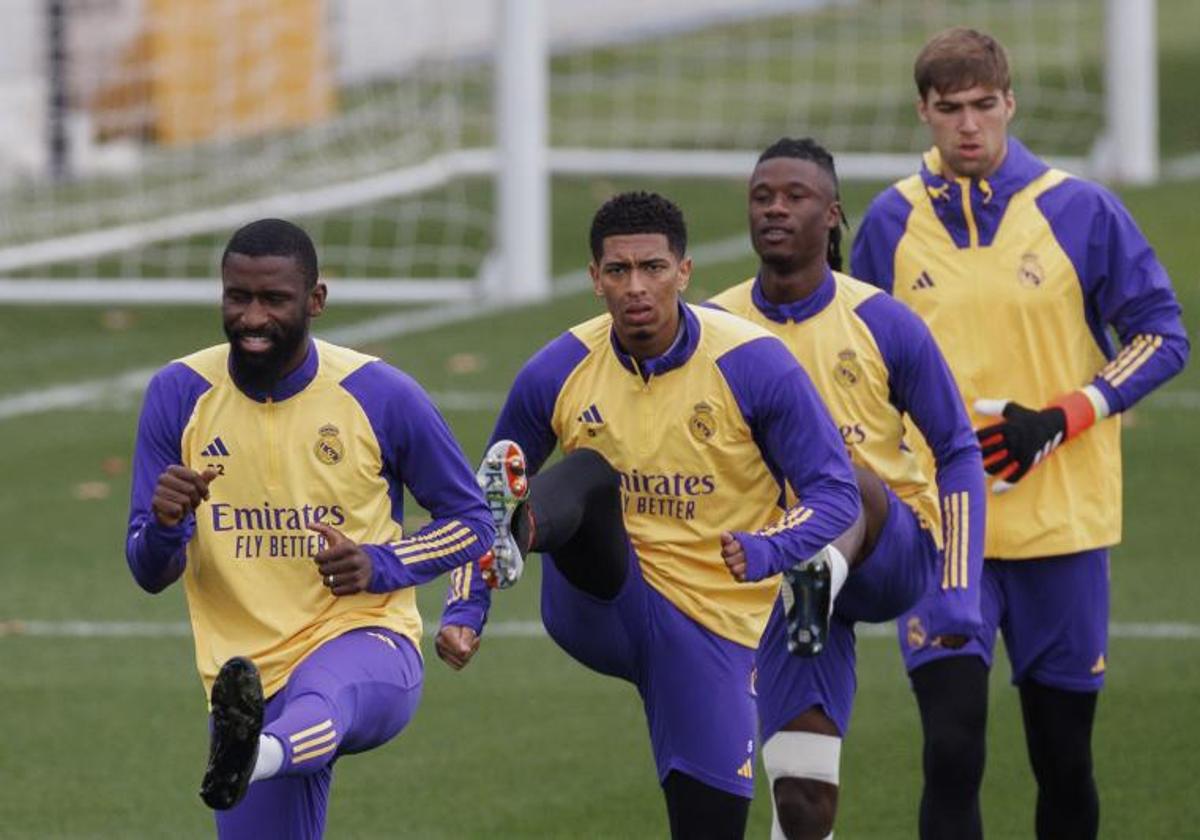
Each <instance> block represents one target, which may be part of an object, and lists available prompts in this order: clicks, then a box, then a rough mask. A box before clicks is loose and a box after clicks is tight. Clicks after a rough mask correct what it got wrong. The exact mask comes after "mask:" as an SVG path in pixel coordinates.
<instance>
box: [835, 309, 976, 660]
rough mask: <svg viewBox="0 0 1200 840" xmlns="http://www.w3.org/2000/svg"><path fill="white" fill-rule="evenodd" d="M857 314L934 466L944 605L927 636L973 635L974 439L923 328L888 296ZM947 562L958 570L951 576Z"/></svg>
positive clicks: (894, 397)
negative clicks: (941, 551) (941, 546)
mask: <svg viewBox="0 0 1200 840" xmlns="http://www.w3.org/2000/svg"><path fill="white" fill-rule="evenodd" d="M856 314H857V315H858V316H859V317H860V318H861V319H862V320H863V323H865V324H866V325H867V328H868V329H869V330H870V331H871V335H872V336H873V337H874V339H875V344H876V346H877V347H878V348H879V352H880V354H881V355H882V356H883V361H884V364H885V365H886V366H887V370H888V386H889V390H890V395H889V399H890V400H891V402H892V404H893V405H894V406H896V408H897V409H899V410H900V411H902V412H904V413H906V414H908V415H909V416H910V417H912V419H913V422H915V423H916V426H917V428H918V429H919V430H920V431H921V435H922V436H923V437H924V438H925V441H926V443H928V444H929V448H930V449H931V450H932V451H933V457H934V461H935V463H936V465H937V488H938V502H939V507H940V509H941V511H942V544H943V546H944V550H943V553H942V565H941V568H940V569H939V571H940V572H941V573H942V574H941V575H940V579H941V581H942V584H941V589H940V590H939V595H940V598H941V601H942V606H941V609H939V610H936V611H935V612H934V614H935V615H936V616H937V620H938V626H937V627H934V628H931V629H930V631H929V632H930V633H931V634H932V635H935V636H937V635H944V634H964V635H970V634H971V633H972V632H974V631H975V630H976V629H978V627H979V624H980V622H981V620H982V619H981V617H980V613H979V597H980V581H981V579H982V575H983V550H984V549H983V545H984V525H985V519H986V517H985V509H986V504H987V502H986V497H987V493H985V492H984V490H985V482H984V473H983V460H982V458H981V456H980V454H979V442H978V439H977V438H976V436H975V432H974V431H973V430H972V428H971V420H970V418H969V417H968V416H967V410H966V407H965V406H964V405H963V402H962V397H961V396H960V395H959V391H958V386H957V385H955V383H954V377H953V375H952V374H951V373H950V368H949V367H948V366H947V365H946V360H945V358H944V357H943V356H942V352H941V350H940V349H939V348H938V346H937V342H936V341H935V340H934V338H933V335H932V334H931V333H930V332H929V327H928V326H926V324H925V322H924V321H922V320H921V319H920V318H919V317H918V316H917V315H916V314H915V313H914V312H912V311H911V310H910V309H909V308H908V307H906V306H905V305H904V304H902V303H900V302H899V301H897V300H895V299H894V298H891V297H888V296H886V295H875V296H873V297H871V298H869V299H867V300H866V301H864V302H863V303H862V304H860V305H859V306H858V308H857V310H856ZM964 514H965V515H964ZM946 564H953V565H954V566H955V568H954V569H952V570H948V569H947V568H946ZM951 571H953V574H951V573H950V572H951Z"/></svg>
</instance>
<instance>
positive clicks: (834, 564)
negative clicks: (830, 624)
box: [825, 544, 850, 609]
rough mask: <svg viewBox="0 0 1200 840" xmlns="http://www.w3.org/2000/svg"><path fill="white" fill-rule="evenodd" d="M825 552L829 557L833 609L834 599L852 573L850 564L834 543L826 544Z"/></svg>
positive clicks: (830, 602) (830, 592)
mask: <svg viewBox="0 0 1200 840" xmlns="http://www.w3.org/2000/svg"><path fill="white" fill-rule="evenodd" d="M825 552H826V556H827V557H828V558H829V607H830V609H832V608H833V602H834V600H836V599H837V596H838V593H839V592H841V591H842V584H843V583H845V582H846V578H847V577H848V576H849V574H850V564H849V563H847V562H846V558H845V557H843V556H842V552H840V551H838V550H837V548H836V547H835V546H833V545H832V544H830V545H827V546H825Z"/></svg>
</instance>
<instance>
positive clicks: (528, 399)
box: [488, 332, 588, 475]
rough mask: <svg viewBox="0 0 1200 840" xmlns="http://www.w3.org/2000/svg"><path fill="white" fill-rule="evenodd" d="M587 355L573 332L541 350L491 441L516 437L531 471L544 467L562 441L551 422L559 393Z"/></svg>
mask: <svg viewBox="0 0 1200 840" xmlns="http://www.w3.org/2000/svg"><path fill="white" fill-rule="evenodd" d="M587 355H588V349H587V347H586V346H585V345H584V343H583V342H582V341H580V340H579V339H578V338H576V337H575V335H574V334H573V333H569V332H566V333H563V334H562V335H560V336H559V337H558V338H556V339H554V341H551V342H550V343H549V344H547V345H546V346H545V347H543V348H542V349H541V350H539V351H538V352H537V353H536V354H535V355H534V356H533V358H531V359H530V360H529V361H528V362H526V363H525V366H524V367H523V368H521V371H520V373H518V374H517V378H516V380H515V381H514V382H513V386H512V389H511V390H510V391H509V392H508V399H507V400H505V401H504V407H503V408H502V409H500V416H499V417H497V418H496V427H495V429H493V430H492V437H491V439H490V440H489V441H488V445H489V446H490V445H491V444H493V443H495V442H496V441H498V440H506V439H507V440H515V441H516V442H517V443H518V444H520V445H521V448H522V449H523V450H525V460H526V462H527V464H528V466H529V474H530V475H533V474H534V473H536V472H537V471H538V470H540V469H541V468H542V464H544V463H545V462H546V459H547V458H549V457H550V454H551V453H552V452H554V447H555V446H556V445H557V444H558V437H557V436H556V435H555V434H554V429H553V428H552V426H551V419H552V418H553V417H554V405H555V403H557V402H558V393H559V391H561V390H562V387H563V383H565V382H566V381H567V377H568V376H570V375H571V371H573V370H575V368H576V367H577V366H578V365H579V363H580V362H582V361H583V360H584V358H586V357H587Z"/></svg>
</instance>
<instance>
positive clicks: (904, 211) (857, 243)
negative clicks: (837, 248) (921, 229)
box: [850, 187, 912, 294]
mask: <svg viewBox="0 0 1200 840" xmlns="http://www.w3.org/2000/svg"><path fill="white" fill-rule="evenodd" d="M911 213H912V205H911V204H909V203H908V199H906V198H905V197H904V196H903V195H901V194H900V191H899V190H897V189H896V188H895V187H889V188H888V189H886V190H884V191H883V192H881V193H880V194H879V195H877V196H875V200H874V201H872V202H871V206H870V207H868V208H867V212H866V214H865V215H864V216H863V220H862V222H861V223H860V224H859V226H858V233H857V234H855V236H854V245H853V246H852V247H851V249H850V274H851V276H853V277H857V278H858V279H859V280H862V281H863V282H864V283H870V284H871V285H872V286H877V287H879V288H880V289H883V290H884V291H885V292H887V293H888V294H891V293H892V288H893V287H894V286H895V280H896V278H895V277H894V274H895V271H896V246H897V245H898V244H899V242H900V237H902V236H904V231H905V229H906V227H907V226H908V217H909V214H911Z"/></svg>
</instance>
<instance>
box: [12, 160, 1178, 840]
mask: <svg viewBox="0 0 1200 840" xmlns="http://www.w3.org/2000/svg"><path fill="white" fill-rule="evenodd" d="M631 185H632V182H627V181H621V182H594V181H582V180H575V181H564V182H561V183H559V184H557V185H556V188H555V192H554V207H555V214H554V216H555V220H556V227H555V270H556V271H558V272H560V273H561V272H565V271H568V270H572V269H578V268H579V267H581V266H582V265H583V264H584V262H585V260H586V244H585V236H584V233H585V231H586V226H587V221H588V218H589V214H590V212H591V210H592V209H593V208H594V206H595V204H596V202H597V200H598V197H599V196H602V195H604V194H607V193H608V192H609V191H611V190H613V189H618V188H625V187H629V186H631ZM639 185H645V183H644V182H642V183H640V184H639ZM648 185H649V186H651V187H654V188H658V189H660V190H662V191H664V192H666V193H667V194H668V195H671V196H673V197H675V198H676V199H677V200H678V201H679V202H680V203H681V205H682V206H683V207H684V209H685V212H686V213H687V214H688V216H689V219H690V224H691V230H692V234H693V242H694V244H695V246H696V247H697V248H702V247H703V246H704V245H705V244H708V243H713V242H720V241H725V240H728V239H730V238H734V237H738V236H741V235H743V230H744V218H743V213H744V211H743V203H744V196H743V192H742V188H741V187H740V186H738V185H736V184H732V185H731V184H726V183H720V182H651V183H650V184H648ZM878 186H879V185H849V186H848V187H847V188H846V196H845V200H846V204H847V207H848V210H849V212H850V214H851V217H852V218H857V217H859V216H861V213H862V209H863V208H864V206H865V202H866V201H867V200H868V199H869V197H870V195H871V194H872V193H873V191H874V190H875V189H876V188H878ZM1197 186H1200V185H1198V184H1196V183H1177V184H1170V185H1164V186H1161V187H1156V188H1153V189H1143V190H1132V191H1126V192H1125V193H1124V196H1125V198H1126V200H1127V202H1128V204H1129V206H1130V207H1131V209H1132V210H1133V212H1134V213H1135V215H1136V216H1137V217H1138V219H1139V220H1140V222H1141V224H1142V226H1143V228H1144V229H1145V231H1146V233H1147V235H1148V236H1149V237H1150V239H1151V241H1152V242H1153V243H1154V244H1155V245H1156V247H1157V249H1158V251H1159V254H1160V256H1161V258H1162V259H1163V261H1164V262H1165V263H1166V265H1167V267H1168V269H1169V270H1170V271H1171V273H1172V275H1173V277H1174V279H1175V283H1176V288H1177V291H1178V292H1179V294H1180V297H1181V298H1182V300H1183V303H1184V307H1185V318H1186V320H1187V323H1188V325H1189V328H1190V331H1191V332H1192V333H1193V334H1194V333H1195V331H1196V324H1197V321H1196V315H1195V313H1196V312H1197V307H1198V306H1200V289H1198V288H1197V284H1196V280H1195V273H1194V267H1195V266H1196V265H1197V264H1200V242H1198V241H1197V239H1196V237H1195V235H1194V227H1193V223H1192V218H1193V215H1192V208H1193V201H1194V195H1195V191H1196V188H1197ZM752 270H753V263H752V262H751V261H750V260H749V259H747V258H746V257H739V258H737V259H734V260H732V261H726V262H724V263H722V264H713V263H710V264H701V265H698V266H697V270H696V276H695V280H694V283H693V291H692V293H691V294H690V295H689V296H690V298H691V299H693V300H699V299H701V298H702V297H703V296H704V295H705V294H710V293H713V292H715V291H717V290H719V289H720V288H723V287H724V286H725V285H727V284H729V283H732V282H734V281H737V280H740V279H742V278H744V277H745V276H748V275H749V273H750V272H751V271H752ZM330 296H331V300H332V303H331V309H330V311H329V313H328V317H326V318H323V319H322V320H321V321H319V322H318V326H319V327H320V329H325V330H327V329H330V328H332V327H337V326H343V325H346V324H350V323H354V322H356V321H362V320H366V319H369V318H373V317H376V316H377V315H379V314H381V313H380V312H379V311H378V310H377V309H370V308H354V307H344V306H339V305H338V303H337V288H336V283H335V284H333V285H332V287H331V294H330ZM596 311H598V303H597V301H596V300H595V298H594V297H592V296H591V295H590V293H587V292H584V293H577V294H574V295H568V296H565V297H562V298H560V299H558V300H556V301H553V302H551V303H547V304H545V305H540V306H537V307H532V308H530V309H524V310H513V311H509V312H506V313H503V314H500V315H496V316H491V317H487V318H483V319H477V320H474V321H467V322H464V323H460V324H456V325H452V326H448V327H443V328H441V329H436V330H432V331H427V332H422V333H420V334H414V335H406V336H401V337H398V338H394V339H390V340H385V341H378V342H373V343H371V344H369V345H366V346H365V349H367V350H369V351H370V352H375V353H379V354H380V355H382V356H384V357H385V358H386V359H388V360H389V361H391V362H393V363H395V364H397V365H399V366H400V367H402V368H404V369H406V370H408V371H410V372H411V373H413V374H414V375H416V376H417V377H418V379H419V380H421V381H422V382H423V383H424V384H425V386H426V387H427V388H428V389H429V390H431V391H433V392H436V393H442V394H445V393H449V392H454V393H466V394H475V395H479V396H480V397H481V398H482V401H481V405H480V406H479V407H471V408H470V409H469V410H450V411H447V417H448V419H449V420H450V422H451V424H452V425H453V427H454V429H455V432H456V433H457V434H458V436H459V437H460V439H461V441H462V442H463V445H464V447H465V448H466V450H467V451H468V452H469V453H470V454H471V455H472V457H475V456H476V455H477V454H478V453H479V452H480V451H481V448H482V445H483V443H484V440H485V437H486V435H487V433H488V430H489V428H490V424H491V422H492V420H493V419H494V415H495V411H496V408H498V406H493V405H491V404H490V403H489V401H488V395H496V394H500V393H502V392H503V391H504V390H505V389H506V388H507V386H508V384H509V382H510V381H511V378H512V376H513V374H514V373H515V371H516V369H517V367H518V366H519V365H520V363H521V362H522V361H523V359H524V358H525V357H527V356H528V355H529V354H530V353H531V352H532V351H533V350H534V349H535V348H536V347H538V346H540V345H541V343H542V342H544V341H545V340H548V339H549V338H551V337H552V336H553V335H555V334H557V332H558V331H560V330H561V329H562V328H564V327H565V326H567V325H569V324H571V323H574V322H577V321H579V320H582V319H583V318H585V317H588V316H590V315H591V314H593V313H594V312H596ZM319 331H320V330H318V332H319ZM220 340H221V333H220V327H219V322H218V318H217V313H216V311H215V307H214V309H213V310H207V309H169V308H164V309H131V310H125V311H123V312H121V313H113V312H111V311H109V312H106V311H103V310H100V309H86V308H80V309H71V308H29V309H24V308H23V309H20V310H14V309H9V310H6V311H4V312H3V320H2V321H0V397H5V396H11V395H13V394H17V393H21V392H23V391H25V390H28V389H30V388H33V387H35V386H39V387H45V386H48V385H53V384H56V383H69V382H78V381H82V380H87V379H91V378H95V377H103V376H112V375H114V374H117V373H121V372H123V371H127V370H131V369H138V368H145V367H153V366H157V365H158V364H160V363H163V362H165V361H167V360H168V359H169V358H171V357H173V356H174V355H177V354H180V353H184V352H187V351H188V350H190V349H193V348H195V347H199V346H203V345H206V344H209V343H214V342H217V341H220ZM460 354H470V355H471V358H472V359H473V360H474V361H475V363H476V364H475V365H465V366H464V365H462V364H456V363H454V362H453V361H452V358H453V357H455V356H456V355H460ZM460 358H461V355H460ZM464 368H465V369H466V372H462V371H463V370H464ZM1198 393H1200V376H1198V375H1197V374H1196V372H1195V366H1194V365H1193V366H1192V367H1191V368H1189V369H1188V370H1186V371H1185V372H1184V374H1183V375H1182V376H1181V377H1179V378H1178V379H1177V380H1175V381H1174V382H1172V383H1171V384H1170V385H1169V386H1168V387H1167V388H1166V389H1165V390H1164V392H1163V394H1162V395H1161V396H1155V397H1152V398H1151V399H1149V400H1148V401H1147V402H1146V403H1145V404H1143V406H1139V407H1138V408H1137V409H1136V410H1135V411H1134V412H1132V414H1131V416H1130V417H1129V420H1128V423H1127V426H1128V428H1127V430H1126V435H1125V456H1126V479H1125V501H1126V505H1125V512H1126V515H1125V522H1126V525H1125V532H1126V537H1125V542H1124V545H1122V546H1121V547H1120V548H1119V549H1118V550H1117V551H1116V552H1115V554H1114V562H1113V567H1112V568H1113V571H1112V578H1113V620H1114V621H1116V622H1184V623H1186V622H1193V623H1194V622H1196V621H1197V615H1198V614H1197V611H1196V608H1195V602H1196V596H1197V593H1198V592H1200V569H1197V566H1196V564H1195V563H1194V562H1193V559H1194V555H1195V546H1196V545H1197V544H1200V530H1198V527H1197V520H1196V517H1195V513H1194V509H1193V508H1194V499H1195V491H1194V489H1193V486H1192V483H1191V481H1192V478H1193V477H1194V476H1195V475H1196V474H1197V473H1198V472H1200V447H1197V445H1196V443H1195V439H1194V431H1193V430H1194V428H1195V425H1196V411H1197V405H1198V402H1200V398H1198V396H1197V394H1198ZM136 410H137V406H136V400H132V401H131V400H129V399H100V400H98V401H97V402H96V404H95V405H94V406H92V407H89V408H84V409H75V410H71V411H69V412H61V411H60V412H48V413H43V414H38V415H30V416H23V417H16V418H12V419H8V420H4V421H0V439H3V440H4V441H5V448H6V458H7V461H8V474H9V476H10V482H9V486H8V488H7V491H6V492H5V493H4V494H3V495H2V496H0V522H3V524H4V528H3V548H2V549H0V555H2V556H3V570H4V572H3V582H4V583H3V586H0V622H5V621H12V620H14V619H23V620H26V621H29V620H43V621H65V620H74V619H86V620H95V621H128V620H138V621H154V622H181V621H184V620H185V608H184V604H183V599H182V595H181V592H180V591H179V590H178V588H177V587H175V588H172V590H170V591H168V593H166V594H164V595H161V596H158V597H150V596H148V595H144V594H143V593H141V592H140V591H139V590H138V589H137V588H136V587H135V586H134V584H133V582H132V580H131V579H130V577H129V575H128V572H127V571H126V569H125V564H124V559H123V557H122V540H123V534H124V523H125V515H126V504H127V494H128V472H127V466H126V465H124V463H123V462H122V460H121V459H125V458H127V457H128V455H129V452H130V448H131V443H132V437H133V429H134V423H135V417H136ZM538 571H539V568H538V563H536V562H534V563H532V564H531V569H530V572H529V573H528V576H527V578H526V579H525V580H524V581H523V582H522V584H521V585H520V586H519V587H518V588H517V589H515V590H512V591H511V592H509V593H505V594H504V595H503V596H502V597H500V598H499V599H498V602H497V605H496V607H495V610H494V612H493V620H495V621H515V620H525V621H537V618H538V606H537V603H538V601H537V598H538V590H539V586H538V579H539V575H538ZM441 594H442V587H441V586H435V587H430V588H426V589H425V590H424V591H423V593H422V597H421V604H422V611H423V614H424V615H425V617H426V619H427V620H430V619H436V616H437V614H438V602H439V599H440V597H441ZM3 626H7V627H8V628H9V630H10V631H11V629H12V625H3ZM430 641H431V640H429V639H426V640H425V644H424V645H423V649H424V652H425V654H426V657H427V662H428V670H427V677H426V680H427V681H426V687H425V696H424V700H423V703H422V706H421V709H420V711H419V712H418V715H417V718H416V720H415V722H414V723H413V725H412V726H411V727H410V728H409V729H408V730H407V731H406V732H405V733H403V734H402V735H401V736H400V737H399V738H398V739H397V740H395V741H394V742H392V743H391V744H389V745H387V746H386V747H385V748H383V749H380V750H377V751H375V752H373V753H369V754H366V755H361V756H354V757H351V758H349V759H347V760H345V761H344V762H341V763H340V764H339V766H338V768H337V773H336V780H335V786H334V793H333V804H332V808H331V813H330V817H329V836H331V837H339V838H341V837H382V836H397V835H403V836H411V837H447V838H450V837H514V838H515V837H568V836H570V837H574V836H581V835H582V836H595V837H633V836H637V837H642V836H645V837H655V836H663V835H664V834H665V832H666V818H665V810H664V807H663V804H662V802H661V796H660V794H659V791H658V789H657V786H656V783H655V776H654V769H653V764H652V760H651V756H650V750H649V746H648V739H647V736H646V733H645V727H644V722H643V720H642V714H641V708H640V705H639V702H638V699H637V696H636V693H635V692H634V690H633V689H632V688H631V687H629V686H626V685H624V684H622V683H619V682H617V681H614V680H611V679H607V678H602V677H599V676H596V675H594V674H591V673H590V672H588V671H587V670H585V669H584V668H582V667H581V666H579V665H577V664H576V663H574V662H573V661H571V660H570V659H569V658H568V657H567V656H566V655H565V654H563V653H562V652H561V651H559V650H558V649H557V648H556V647H555V646H554V644H553V643H552V642H550V641H549V640H548V639H546V638H544V637H541V638H537V637H535V638H487V639H485V642H484V646H483V649H482V651H481V653H480V655H479V657H478V658H477V660H476V661H475V663H474V664H473V665H472V666H471V667H470V668H469V669H468V670H467V671H466V672H463V673H459V674H455V673H452V672H450V671H449V670H448V669H447V668H445V667H444V666H443V665H442V664H441V663H440V662H439V661H437V660H436V658H435V657H434V655H433V652H432V646H431V644H430ZM859 657H860V667H859V679H860V691H859V698H858V703H857V708H856V710H855V714H854V719H853V724H852V729H851V733H850V737H849V739H848V741H847V744H846V748H845V752H844V756H845V759H844V767H843V789H842V798H841V814H840V817H839V822H838V834H839V836H843V837H880V838H887V837H905V836H912V835H913V833H914V825H915V823H914V820H915V809H916V800H917V796H918V791H919V778H920V776H919V762H920V753H919V734H918V728H917V718H916V710H915V705H914V703H913V701H912V698H911V694H910V691H909V689H908V686H907V682H906V680H905V678H904V675H903V673H902V670H901V668H900V664H899V657H898V655H897V652H896V649H895V643H894V642H893V641H892V640H891V639H888V638H880V637H868V638H863V639H862V640H861V641H860V644H859ZM0 662H2V663H3V667H2V668H0V701H2V703H3V709H4V712H3V717H2V719H3V721H4V723H5V730H6V738H5V744H4V748H3V749H2V750H0V779H4V784H3V785H0V837H151V836H164V835H168V834H169V835H171V836H174V837H180V838H182V837H203V836H207V835H209V834H210V833H211V817H210V815H209V813H208V812H207V811H206V810H205V808H204V807H203V805H202V804H201V803H200V801H199V799H198V797H197V796H196V788H197V785H198V783H199V778H200V774H201V771H202V769H203V762H204V757H205V752H206V737H207V735H206V728H205V717H204V712H205V706H204V698H203V696H202V692H201V689H200V684H199V681H198V679H197V678H196V676H195V672H194V667H193V664H192V653H191V642H190V640H189V639H188V638H186V637H183V636H176V637H167V638H120V639H102V638H99V639H79V638H45V637H36V636H31V635H28V634H20V633H12V632H9V633H8V634H7V635H4V636H0ZM1109 665H1110V672H1109V684H1108V687H1107V688H1106V690H1105V691H1104V693H1103V695H1102V698H1101V702H1100V707H1099V718H1098V722H1097V730H1096V738H1095V746H1096V762H1097V775H1098V778H1099V783H1100V788H1101V796H1102V803H1103V805H1102V808H1103V810H1102V823H1103V832H1104V835H1105V836H1111V837H1120V836H1138V837H1162V838H1169V837H1180V836H1185V835H1187V834H1188V833H1189V832H1190V831H1192V830H1193V829H1194V827H1195V825H1197V824H1198V823H1200V803H1198V802H1197V799H1196V797H1195V796H1194V795H1192V794H1191V793H1189V791H1190V790H1191V786H1192V775H1191V770H1190V769H1189V768H1194V763H1195V755H1196V754H1197V750H1198V748H1200V735H1198V734H1197V733H1198V729H1197V727H1196V725H1195V723H1194V720H1193V714H1194V710H1195V708H1196V702H1197V700H1198V699H1200V640H1197V639H1194V638H1193V639H1160V640H1145V639H1125V638H1121V639H1114V640H1113V642H1112V645H1111V652H1110V657H1109ZM1007 678H1008V668H1007V664H1006V663H1004V662H999V663H998V664H997V667H996V669H995V672H994V677H993V680H992V712H991V720H990V724H989V726H990V730H989V762H988V770H987V776H986V779H985V783H984V809H985V821H986V825H987V829H988V834H989V836H991V837H1025V836H1029V835H1030V834H1031V825H1032V809H1033V787H1032V780H1031V777H1030V774H1029V770H1028V767H1027V764H1026V760H1025V756H1024V748H1023V744H1022V740H1021V735H1020V720H1019V718H1020V712H1019V708H1018V706H1017V702H1016V696H1015V692H1014V691H1012V690H1010V688H1009V687H1008V684H1007ZM764 793H765V789H764V788H762V787H761V782H760V790H759V796H758V797H757V798H756V800H755V803H754V806H753V810H752V813H751V825H750V834H751V836H757V837H763V836H766V834H767V821H768V819H769V805H768V803H767V801H766V799H765V796H764Z"/></svg>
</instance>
